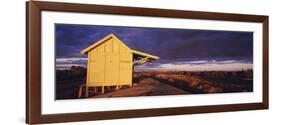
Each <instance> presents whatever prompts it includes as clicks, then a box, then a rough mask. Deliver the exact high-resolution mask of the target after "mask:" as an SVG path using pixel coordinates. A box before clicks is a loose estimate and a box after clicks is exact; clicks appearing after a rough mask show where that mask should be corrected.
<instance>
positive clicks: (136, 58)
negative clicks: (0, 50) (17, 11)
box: [26, 1, 268, 124]
mask: <svg viewBox="0 0 281 125" xmlns="http://www.w3.org/2000/svg"><path fill="white" fill-rule="evenodd" d="M26 19H27V21H26V30H27V40H26V44H27V45H26V47H27V48H26V58H27V59H26V61H27V62H26V74H27V75H26V80H27V81H26V122H27V123H30V124H37V123H54V122H71V121H86V120H102V119H117V118H133V117H151V116H164V115H180V114H194V113H210V112H225V111H242V110H256V109H268V16H263V15H245V14H227V13H215V12H198V11H180V10H167V9H151V8H150V9H149V8H135V7H119V6H103V5H91V4H73V3H56V2H39V1H29V2H27V3H26Z"/></svg>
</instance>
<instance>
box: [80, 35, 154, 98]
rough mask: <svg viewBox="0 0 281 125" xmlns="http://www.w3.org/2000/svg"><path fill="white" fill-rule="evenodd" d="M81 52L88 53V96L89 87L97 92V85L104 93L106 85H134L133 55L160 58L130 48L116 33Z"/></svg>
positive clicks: (151, 58) (117, 87) (117, 86)
mask: <svg viewBox="0 0 281 125" xmlns="http://www.w3.org/2000/svg"><path fill="white" fill-rule="evenodd" d="M81 54H87V55H88V62H87V80H86V97H87V96H88V89H89V87H94V91H95V92H96V87H101V92H102V93H104V90H105V88H104V87H106V86H116V89H117V90H118V89H119V87H120V86H122V85H128V86H132V75H133V74H132V73H133V63H134V62H133V55H136V56H137V57H141V58H149V59H150V60H156V59H159V57H157V56H153V55H150V54H147V53H143V52H140V51H136V50H132V49H130V48H129V47H128V46H126V45H125V44H124V43H123V42H122V41H121V40H120V39H118V38H117V37H116V36H115V35H114V34H110V35H108V36H106V37H104V38H102V39H101V40H99V41H97V42H96V43H94V44H92V45H90V46H89V47H87V48H85V49H83V50H82V51H81ZM80 95H81V93H80Z"/></svg>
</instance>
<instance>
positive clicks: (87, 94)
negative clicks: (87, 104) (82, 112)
mask: <svg viewBox="0 0 281 125" xmlns="http://www.w3.org/2000/svg"><path fill="white" fill-rule="evenodd" d="M85 92H86V94H85V96H86V98H87V97H89V87H88V86H87V85H86V91H85Z"/></svg>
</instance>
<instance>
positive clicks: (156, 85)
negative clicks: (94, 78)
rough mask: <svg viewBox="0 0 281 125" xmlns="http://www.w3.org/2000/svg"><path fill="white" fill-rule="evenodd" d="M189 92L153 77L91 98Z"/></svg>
mask: <svg viewBox="0 0 281 125" xmlns="http://www.w3.org/2000/svg"><path fill="white" fill-rule="evenodd" d="M181 94H190V93H188V92H186V91H184V90H181V89H178V88H175V87H173V86H170V85H167V84H165V83H162V82H160V81H158V80H155V79H153V78H149V77H148V78H145V79H143V80H141V81H140V82H139V84H137V85H134V86H133V87H131V88H125V89H121V90H118V91H114V92H110V93H106V94H102V95H97V96H93V98H104V97H133V96H156V95H181Z"/></svg>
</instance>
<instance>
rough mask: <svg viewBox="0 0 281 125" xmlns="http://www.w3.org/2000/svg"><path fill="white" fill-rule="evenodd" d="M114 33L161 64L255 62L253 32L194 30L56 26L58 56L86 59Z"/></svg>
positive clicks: (128, 44) (131, 46) (132, 47)
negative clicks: (83, 52)
mask: <svg viewBox="0 0 281 125" xmlns="http://www.w3.org/2000/svg"><path fill="white" fill-rule="evenodd" d="M110 33H113V34H115V35H116V36H117V37H119V38H120V39H121V40H122V41H123V42H124V43H125V44H126V45H127V46H129V47H130V48H131V49H135V50H139V51H142V52H146V53H150V54H153V55H156V56H159V57H160V60H158V61H157V63H159V64H165V63H176V62H178V63H180V62H190V61H202V60H208V61H207V63H210V62H211V61H212V60H213V61H227V60H235V61H236V62H247V63H252V61H253V33H252V32H230V31H210V30H190V29H162V28H138V27H110V26H94V25H69V24H56V34H55V35H56V38H55V39H56V57H57V58H73V57H75V58H85V57H86V56H85V55H81V54H80V51H81V50H82V49H84V48H86V47H88V46H89V45H91V44H93V43H95V42H96V41H98V40H99V39H101V38H103V37H105V36H107V35H108V34H110Z"/></svg>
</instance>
